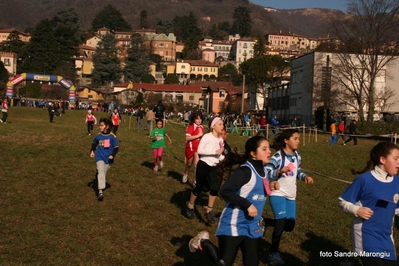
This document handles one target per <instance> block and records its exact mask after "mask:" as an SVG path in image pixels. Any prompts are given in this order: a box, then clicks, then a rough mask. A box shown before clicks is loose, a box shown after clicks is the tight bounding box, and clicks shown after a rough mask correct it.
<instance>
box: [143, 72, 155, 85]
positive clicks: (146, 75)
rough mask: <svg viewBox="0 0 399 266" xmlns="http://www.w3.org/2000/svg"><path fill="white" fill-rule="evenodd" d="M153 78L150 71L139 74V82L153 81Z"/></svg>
mask: <svg viewBox="0 0 399 266" xmlns="http://www.w3.org/2000/svg"><path fill="white" fill-rule="evenodd" d="M155 81H156V80H155V78H154V76H153V75H151V74H150V73H148V74H144V75H143V76H141V82H144V83H155Z"/></svg>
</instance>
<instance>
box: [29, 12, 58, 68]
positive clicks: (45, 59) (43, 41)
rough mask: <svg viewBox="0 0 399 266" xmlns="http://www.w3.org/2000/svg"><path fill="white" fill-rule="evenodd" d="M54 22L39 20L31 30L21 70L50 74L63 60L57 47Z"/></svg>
mask: <svg viewBox="0 0 399 266" xmlns="http://www.w3.org/2000/svg"><path fill="white" fill-rule="evenodd" d="M59 48H60V47H59V45H58V40H57V36H56V35H55V32H54V24H53V23H51V22H50V21H49V20H48V19H44V20H42V21H40V22H39V23H38V24H37V25H36V27H35V29H34V30H33V32H32V36H31V39H30V42H29V44H28V45H27V47H26V51H25V53H24V55H23V56H22V58H24V61H23V62H22V64H21V71H22V72H31V73H41V74H52V71H53V70H54V69H55V68H56V67H57V66H58V64H59V63H60V62H61V61H62V60H63V56H62V55H61V54H62V52H63V51H61V50H60V49H59Z"/></svg>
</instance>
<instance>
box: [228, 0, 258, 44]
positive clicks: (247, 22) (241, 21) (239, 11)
mask: <svg viewBox="0 0 399 266" xmlns="http://www.w3.org/2000/svg"><path fill="white" fill-rule="evenodd" d="M250 13H251V12H250V11H249V9H248V8H246V7H243V6H238V7H236V8H235V10H234V13H233V20H234V22H233V26H232V32H231V33H233V34H234V33H238V34H240V36H241V37H249V36H251V29H252V24H253V21H252V19H251V16H250Z"/></svg>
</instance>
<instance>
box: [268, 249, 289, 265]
mask: <svg viewBox="0 0 399 266" xmlns="http://www.w3.org/2000/svg"><path fill="white" fill-rule="evenodd" d="M267 259H268V260H269V261H270V262H272V263H274V264H275V265H284V264H285V262H284V260H283V258H282V257H281V254H280V253H279V252H270V254H269V257H268V258H267Z"/></svg>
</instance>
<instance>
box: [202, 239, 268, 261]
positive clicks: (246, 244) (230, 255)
mask: <svg viewBox="0 0 399 266" xmlns="http://www.w3.org/2000/svg"><path fill="white" fill-rule="evenodd" d="M218 238H219V248H217V247H216V246H215V245H214V244H213V243H212V242H211V241H210V240H208V239H204V240H201V247H202V249H203V250H204V251H205V252H206V254H207V255H208V257H209V259H210V260H211V261H212V263H213V265H215V266H222V265H223V266H225V265H233V263H234V260H235V258H236V256H237V252H238V249H240V250H241V253H242V263H243V265H245V266H258V265H259V250H260V243H261V238H260V237H259V238H250V237H247V236H219V237H218Z"/></svg>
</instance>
